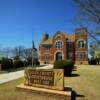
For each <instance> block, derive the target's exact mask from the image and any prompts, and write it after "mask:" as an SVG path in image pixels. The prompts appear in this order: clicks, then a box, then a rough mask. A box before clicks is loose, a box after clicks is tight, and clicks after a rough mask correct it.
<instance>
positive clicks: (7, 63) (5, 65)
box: [1, 58, 13, 70]
mask: <svg viewBox="0 0 100 100" xmlns="http://www.w3.org/2000/svg"><path fill="white" fill-rule="evenodd" d="M10 68H13V61H12V59H7V58H3V59H2V60H1V69H2V70H7V69H10Z"/></svg>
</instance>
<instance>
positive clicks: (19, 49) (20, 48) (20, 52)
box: [13, 46, 24, 58]
mask: <svg viewBox="0 0 100 100" xmlns="http://www.w3.org/2000/svg"><path fill="white" fill-rule="evenodd" d="M23 51H24V47H23V46H18V47H15V48H14V49H13V55H14V57H18V58H20V57H21V56H23Z"/></svg>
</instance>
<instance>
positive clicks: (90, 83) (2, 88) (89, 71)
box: [0, 65, 100, 100]
mask: <svg viewBox="0 0 100 100" xmlns="http://www.w3.org/2000/svg"><path fill="white" fill-rule="evenodd" d="M22 82H23V78H20V79H17V80H14V81H11V82H8V83H5V84H1V85H0V100H54V99H53V98H49V97H51V95H46V94H44V95H39V94H37V93H34V95H33V94H32V93H25V92H21V91H17V90H16V86H17V85H18V84H20V83H22ZM65 86H71V87H72V89H73V90H74V91H75V92H74V94H75V95H74V96H75V97H76V98H73V100H100V66H89V65H85V66H83V65H81V66H78V68H77V71H75V72H73V75H72V77H65ZM58 99H59V100H60V98H58Z"/></svg>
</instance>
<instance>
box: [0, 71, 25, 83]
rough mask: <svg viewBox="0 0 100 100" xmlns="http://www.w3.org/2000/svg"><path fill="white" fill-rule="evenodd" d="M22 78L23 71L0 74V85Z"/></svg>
mask: <svg viewBox="0 0 100 100" xmlns="http://www.w3.org/2000/svg"><path fill="white" fill-rule="evenodd" d="M23 76H24V70H22V71H17V72H10V73H6V74H0V84H2V83H5V82H9V81H11V80H14V79H18V78H21V77H23Z"/></svg>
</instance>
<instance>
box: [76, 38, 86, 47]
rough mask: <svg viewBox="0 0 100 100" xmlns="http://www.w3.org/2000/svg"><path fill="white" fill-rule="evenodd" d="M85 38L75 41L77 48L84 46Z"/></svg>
mask: <svg viewBox="0 0 100 100" xmlns="http://www.w3.org/2000/svg"><path fill="white" fill-rule="evenodd" d="M85 43H86V42H85V40H78V41H77V47H78V48H84V47H85Z"/></svg>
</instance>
